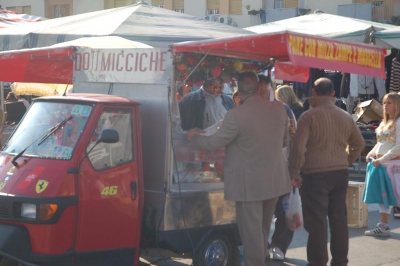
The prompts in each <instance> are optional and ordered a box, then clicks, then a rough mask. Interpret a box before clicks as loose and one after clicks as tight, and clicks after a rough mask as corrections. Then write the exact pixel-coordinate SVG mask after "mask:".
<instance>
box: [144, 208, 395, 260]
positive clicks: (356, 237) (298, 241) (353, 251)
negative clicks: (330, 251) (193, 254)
mask: <svg viewBox="0 0 400 266" xmlns="http://www.w3.org/2000/svg"><path fill="white" fill-rule="evenodd" d="M368 216H369V217H368V223H369V228H372V227H374V226H375V225H376V223H377V222H378V221H379V213H378V206H377V205H370V206H369V213H368ZM390 227H391V231H392V236H391V237H389V238H374V237H367V236H364V231H365V230H366V228H359V229H352V228H350V229H349V232H350V253H349V259H350V263H349V266H378V265H379V266H398V265H400V252H399V251H400V241H399V240H400V219H394V218H391V219H390ZM306 243H307V232H306V231H305V230H304V229H303V230H301V231H298V232H296V233H295V235H294V239H293V242H292V244H291V246H290V247H289V250H288V252H287V254H286V255H287V259H286V260H285V261H284V262H275V261H272V260H271V261H269V262H268V264H267V265H268V266H294V265H298V266H305V265H307V256H306ZM143 262H150V265H152V266H153V265H157V266H168V265H170V266H185V265H191V262H192V261H191V260H190V259H172V260H171V259H168V260H166V261H163V260H159V258H147V260H143Z"/></svg>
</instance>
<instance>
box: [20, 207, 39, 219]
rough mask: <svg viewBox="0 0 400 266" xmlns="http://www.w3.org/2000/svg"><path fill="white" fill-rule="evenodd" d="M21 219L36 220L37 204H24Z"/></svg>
mask: <svg viewBox="0 0 400 266" xmlns="http://www.w3.org/2000/svg"><path fill="white" fill-rule="evenodd" d="M21 217H24V218H31V219H36V204H32V203H22V204H21Z"/></svg>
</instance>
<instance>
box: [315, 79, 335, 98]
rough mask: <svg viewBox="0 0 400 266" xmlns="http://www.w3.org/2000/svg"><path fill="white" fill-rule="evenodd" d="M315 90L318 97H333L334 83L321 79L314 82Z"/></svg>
mask: <svg viewBox="0 0 400 266" xmlns="http://www.w3.org/2000/svg"><path fill="white" fill-rule="evenodd" d="M313 90H314V92H315V95H316V96H333V95H332V94H333V92H334V88H333V83H332V81H331V80H330V79H328V78H319V79H317V80H316V81H315V82H314V89H313Z"/></svg>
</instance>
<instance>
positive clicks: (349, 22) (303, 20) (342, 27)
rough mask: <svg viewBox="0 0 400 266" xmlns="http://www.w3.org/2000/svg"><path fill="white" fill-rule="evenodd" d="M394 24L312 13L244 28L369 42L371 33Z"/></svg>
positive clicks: (260, 31)
mask: <svg viewBox="0 0 400 266" xmlns="http://www.w3.org/2000/svg"><path fill="white" fill-rule="evenodd" d="M394 27H395V26H394V25H389V24H383V23H378V22H373V21H368V20H362V19H355V18H349V17H343V16H337V15H331V14H326V13H314V14H309V15H304V16H298V17H294V18H289V19H283V20H279V21H275V22H270V23H266V24H260V25H257V26H253V27H249V28H245V29H246V30H249V31H252V32H255V33H274V32H280V31H286V30H287V31H292V32H297V33H305V34H310V35H316V36H321V37H329V38H335V39H340V40H347V41H355V42H364V43H369V42H370V39H369V38H370V37H371V33H373V32H379V31H381V30H386V29H391V28H394Z"/></svg>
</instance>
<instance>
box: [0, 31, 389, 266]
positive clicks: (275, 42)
mask: <svg viewBox="0 0 400 266" xmlns="http://www.w3.org/2000/svg"><path fill="white" fill-rule="evenodd" d="M328 48H329V49H328ZM332 49H333V50H332ZM332 51H333V53H332ZM384 52H385V51H384V50H383V49H381V48H377V47H371V46H367V45H361V44H350V43H345V42H340V41H334V40H328V39H324V38H316V37H312V36H307V35H303V34H295V33H290V32H281V33H276V34H260V35H248V36H239V37H235V38H230V39H220V40H218V39H217V40H211V41H199V42H188V43H183V44H175V45H173V46H172V47H171V49H170V50H167V49H160V48H136V49H133V48H132V49H127V48H124V49H122V48H120V49H118V48H113V49H111V48H110V49H96V48H88V47H71V46H66V47H62V46H58V47H50V48H42V49H30V50H20V51H12V52H2V53H0V80H2V81H22V82H23V81H25V82H27V81H29V82H47V83H64V84H67V83H70V82H71V81H73V90H74V93H71V94H67V95H66V96H51V97H43V98H38V99H35V100H34V102H33V104H32V105H31V107H30V109H29V110H28V112H27V113H26V114H25V116H24V118H23V119H22V121H21V122H20V123H19V125H18V127H17V128H16V129H15V131H14V132H13V134H12V135H11V137H10V138H9V140H8V141H7V142H6V143H5V145H4V147H3V149H2V151H1V153H0V259H1V261H0V266H16V265H28V266H33V265H42V266H50V265H55V266H62V265H65V266H72V265H75V266H80V265H82V266H89V265H95V266H100V265H107V266H109V265H118V266H123V265H127V266H128V265H138V264H139V256H140V252H142V254H149V255H151V254H157V255H165V254H166V253H165V252H166V251H168V252H170V253H169V254H174V255H175V256H178V255H184V254H189V255H191V256H192V257H193V262H194V265H196V266H211V265H216V266H227V265H229V266H230V265H235V264H236V263H237V260H236V258H237V257H238V256H237V252H238V249H237V246H238V245H239V244H240V238H239V235H238V231H237V226H236V223H235V221H236V212H235V203H234V202H228V201H225V200H224V193H223V188H224V182H223V178H224V176H223V172H222V169H223V161H224V151H223V150H219V151H214V152H204V151H196V150H193V149H192V148H191V147H190V143H189V142H188V141H187V140H186V138H185V132H183V131H182V129H181V126H180V116H179V108H178V100H177V97H176V92H177V91H178V89H179V86H180V84H182V83H183V82H185V81H186V80H188V79H192V77H194V76H196V75H198V74H199V72H201V73H203V74H210V73H211V75H215V76H221V78H222V79H226V81H228V80H231V78H232V75H233V76H234V75H236V74H237V72H241V71H248V70H252V71H261V70H265V69H267V68H268V67H270V66H271V65H270V64H272V63H275V66H276V67H277V68H278V66H280V71H282V72H280V75H281V76H282V79H289V78H290V77H291V75H293V77H294V76H295V79H296V80H298V81H303V79H304V78H305V77H306V78H308V74H307V73H308V67H318V68H327V69H336V70H340V71H346V72H351V73H359V74H367V75H371V76H381V77H383V76H384V75H385V73H384V69H383V59H384ZM344 55H346V56H344ZM332 58H334V59H335V60H332ZM289 59H290V61H291V62H292V64H282V63H281V62H278V63H277V62H276V61H287V60H289ZM214 68H215V69H216V70H214ZM211 70H214V71H211ZM217 70H218V71H217ZM228 70H229V71H228ZM304 70H306V72H304ZM227 71H228V72H227ZM285 71H287V72H285ZM302 73H303V74H304V75H303V74H302ZM278 74H279V73H278V72H276V75H278ZM285 77H286V78H285ZM193 81H194V82H193V83H195V84H198V85H201V84H200V82H201V80H198V79H196V78H193ZM154 252H155V253H154Z"/></svg>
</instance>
